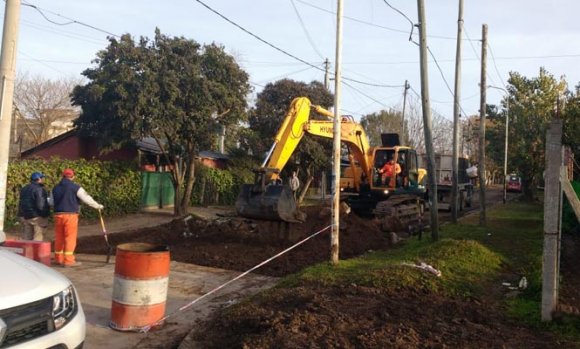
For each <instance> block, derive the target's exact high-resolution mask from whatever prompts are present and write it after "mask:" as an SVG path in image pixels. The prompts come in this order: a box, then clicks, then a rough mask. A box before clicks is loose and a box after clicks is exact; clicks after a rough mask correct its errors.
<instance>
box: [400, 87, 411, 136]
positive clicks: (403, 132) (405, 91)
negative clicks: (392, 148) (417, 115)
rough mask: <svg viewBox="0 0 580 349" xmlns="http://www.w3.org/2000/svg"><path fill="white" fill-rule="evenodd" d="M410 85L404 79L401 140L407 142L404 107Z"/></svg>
mask: <svg viewBox="0 0 580 349" xmlns="http://www.w3.org/2000/svg"><path fill="white" fill-rule="evenodd" d="M410 87H411V86H409V81H407V80H405V90H404V91H403V115H402V117H401V123H402V124H403V126H402V127H401V142H403V144H407V137H405V107H406V106H407V91H408V90H409V88H410Z"/></svg>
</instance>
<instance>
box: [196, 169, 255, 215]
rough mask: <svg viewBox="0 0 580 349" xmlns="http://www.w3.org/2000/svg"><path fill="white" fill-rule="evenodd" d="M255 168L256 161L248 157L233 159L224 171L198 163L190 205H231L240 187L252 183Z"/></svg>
mask: <svg viewBox="0 0 580 349" xmlns="http://www.w3.org/2000/svg"><path fill="white" fill-rule="evenodd" d="M257 167H258V164H257V163H256V161H255V160H253V159H252V158H250V157H242V158H240V157H235V158H233V159H232V160H230V162H229V168H228V169H226V170H220V169H215V168H209V167H205V166H203V165H201V164H200V163H198V164H197V165H196V169H197V171H196V176H195V184H194V187H193V193H192V197H191V201H190V202H191V204H192V205H233V204H234V203H235V202H236V198H237V197H238V193H239V192H240V190H241V188H242V185H243V184H246V183H253V181H254V174H253V172H252V170H253V169H254V168H257Z"/></svg>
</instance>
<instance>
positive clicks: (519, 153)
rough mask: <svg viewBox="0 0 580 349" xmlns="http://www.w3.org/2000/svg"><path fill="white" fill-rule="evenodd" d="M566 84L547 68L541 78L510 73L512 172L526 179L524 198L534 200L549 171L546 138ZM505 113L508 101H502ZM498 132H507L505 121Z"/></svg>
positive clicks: (498, 119) (502, 120)
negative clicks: (540, 180)
mask: <svg viewBox="0 0 580 349" xmlns="http://www.w3.org/2000/svg"><path fill="white" fill-rule="evenodd" d="M566 88H567V84H566V81H565V80H564V79H563V78H561V79H559V80H558V79H556V78H554V76H553V75H551V74H550V73H548V72H547V71H546V70H545V69H544V68H540V72H539V75H538V76H537V77H533V78H527V77H525V76H522V75H521V74H519V73H516V72H512V73H510V78H509V80H508V86H507V91H508V92H509V94H508V96H507V98H509V108H510V110H509V122H510V125H509V142H508V169H513V170H515V171H516V172H518V173H519V174H520V175H521V176H522V186H523V190H524V195H525V196H526V197H527V198H528V199H532V198H533V196H534V188H535V187H536V185H537V184H538V181H539V179H540V178H542V172H543V170H544V167H545V156H544V155H545V154H544V153H545V148H546V147H545V138H546V130H547V129H548V126H549V122H550V120H551V118H552V117H553V116H554V113H555V109H556V104H557V101H558V98H559V96H561V95H563V94H564V93H565V92H566ZM502 107H503V108H504V109H502V111H501V113H505V112H506V110H505V108H506V107H507V100H504V101H502ZM496 122H497V128H498V130H505V117H503V118H502V117H500V118H497V120H496Z"/></svg>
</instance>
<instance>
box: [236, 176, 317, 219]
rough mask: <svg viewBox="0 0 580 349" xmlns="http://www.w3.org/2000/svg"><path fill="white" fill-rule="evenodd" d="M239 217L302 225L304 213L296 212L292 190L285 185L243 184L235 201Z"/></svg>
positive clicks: (304, 217)
mask: <svg viewBox="0 0 580 349" xmlns="http://www.w3.org/2000/svg"><path fill="white" fill-rule="evenodd" d="M236 211H237V212H238V215H239V216H242V217H246V218H253V219H262V220H269V221H286V222H291V223H302V222H304V221H305V220H306V215H305V213H303V212H301V211H300V210H298V208H297V207H296V200H294V196H293V194H292V190H291V189H290V187H289V186H287V185H282V184H269V185H266V186H263V187H262V186H260V185H259V184H244V185H243V187H242V191H241V192H240V195H239V196H238V199H237V200H236Z"/></svg>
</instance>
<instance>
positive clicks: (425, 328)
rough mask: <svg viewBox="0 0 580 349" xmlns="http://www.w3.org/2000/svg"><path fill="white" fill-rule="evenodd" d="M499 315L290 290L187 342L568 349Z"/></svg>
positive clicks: (428, 298) (408, 296)
mask: <svg viewBox="0 0 580 349" xmlns="http://www.w3.org/2000/svg"><path fill="white" fill-rule="evenodd" d="M499 309H500V308H499V307H497V305H493V304H483V303H482V302H481V301H478V300H454V299H449V298H444V297H440V296H436V295H433V294H422V293H418V292H414V291H413V290H404V291H403V290H401V292H397V293H395V292H391V293H389V292H387V291H385V290H381V289H375V288H367V287H361V286H357V285H351V286H350V287H344V288H338V287H334V288H329V287H298V288H291V289H279V290H276V291H275V292H273V293H271V294H269V295H267V296H266V297H263V298H259V299H254V301H253V302H252V303H249V304H245V305H243V306H241V307H240V308H235V309H232V310H231V311H226V312H222V314H221V316H220V317H216V318H214V320H213V321H212V322H209V323H207V324H206V327H202V328H201V329H200V330H199V331H198V332H196V333H192V337H193V338H194V341H195V343H196V345H197V346H196V347H200V348H253V349H261V348H264V349H265V348H478V347H479V348H523V347H526V348H538V349H540V348H542V349H543V348H553V347H560V348H573V347H576V346H575V344H574V343H558V342H557V341H556V340H555V339H554V336H553V335H552V334H550V333H547V332H544V331H538V330H533V329H529V328H525V327H522V326H519V325H517V324H515V323H511V322H509V321H507V320H506V318H505V316H503V315H502V313H501V311H500V310H499ZM240 334H243V337H242V336H240Z"/></svg>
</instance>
